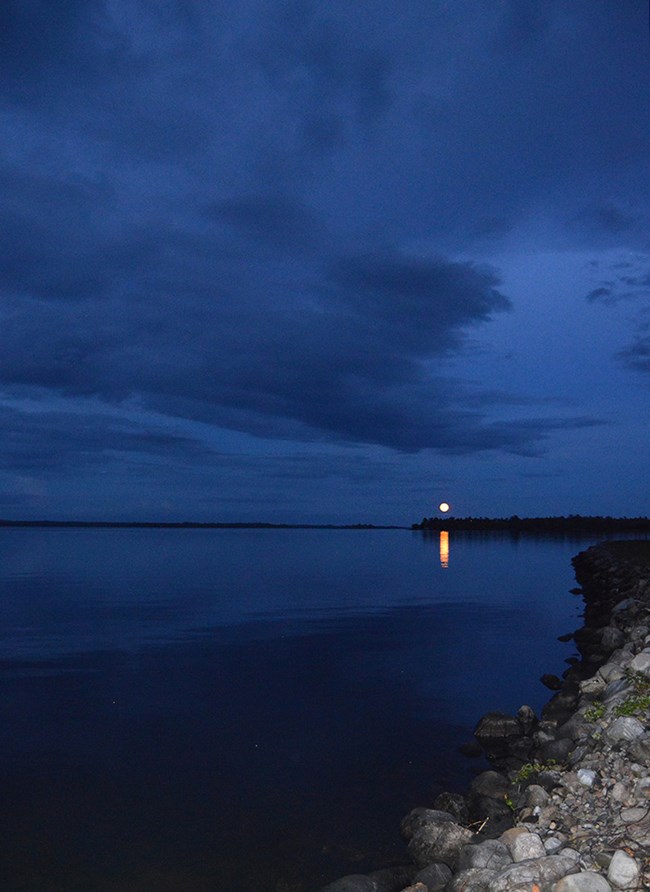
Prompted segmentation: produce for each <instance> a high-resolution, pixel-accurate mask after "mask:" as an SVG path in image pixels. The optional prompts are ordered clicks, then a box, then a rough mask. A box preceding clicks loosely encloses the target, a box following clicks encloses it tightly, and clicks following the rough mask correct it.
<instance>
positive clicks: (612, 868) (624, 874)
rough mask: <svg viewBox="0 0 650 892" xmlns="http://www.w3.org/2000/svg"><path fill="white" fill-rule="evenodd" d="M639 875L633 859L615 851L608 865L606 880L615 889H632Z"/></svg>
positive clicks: (638, 869) (622, 852) (619, 850)
mask: <svg viewBox="0 0 650 892" xmlns="http://www.w3.org/2000/svg"><path fill="white" fill-rule="evenodd" d="M640 873H641V870H640V868H639V865H638V864H637V862H636V861H635V860H634V858H631V857H630V856H629V855H627V854H626V853H625V852H624V851H622V850H621V849H617V851H616V852H614V857H613V858H612V860H611V861H610V863H609V868H608V869H607V879H608V880H609V881H610V883H611V884H612V886H614V887H615V888H616V889H634V888H636V885H637V882H638V880H639V875H640Z"/></svg>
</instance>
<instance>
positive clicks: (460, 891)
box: [445, 867, 497, 892]
mask: <svg viewBox="0 0 650 892" xmlns="http://www.w3.org/2000/svg"><path fill="white" fill-rule="evenodd" d="M495 876H497V871H496V870H488V868H486V867H470V868H469V869H468V870H462V871H460V873H457V874H456V876H455V877H454V878H453V880H451V881H450V882H449V883H448V884H447V885H446V886H445V892H487V889H488V886H489V884H490V881H491V880H493V879H494V877H495Z"/></svg>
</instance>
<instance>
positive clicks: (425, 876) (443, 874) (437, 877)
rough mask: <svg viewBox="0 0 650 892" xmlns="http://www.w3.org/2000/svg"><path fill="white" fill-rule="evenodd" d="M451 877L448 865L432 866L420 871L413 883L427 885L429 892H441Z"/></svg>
mask: <svg viewBox="0 0 650 892" xmlns="http://www.w3.org/2000/svg"><path fill="white" fill-rule="evenodd" d="M451 877H452V873H451V868H449V867H448V866H447V865H446V864H430V865H429V866H428V867H425V868H424V869H423V870H418V872H417V873H416V874H415V877H414V878H413V882H414V883H422V884H423V885H425V886H426V887H427V892H441V890H442V889H444V888H445V886H446V885H447V883H448V882H449V880H450V879H451Z"/></svg>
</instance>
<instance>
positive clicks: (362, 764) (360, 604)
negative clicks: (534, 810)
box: [0, 529, 591, 892]
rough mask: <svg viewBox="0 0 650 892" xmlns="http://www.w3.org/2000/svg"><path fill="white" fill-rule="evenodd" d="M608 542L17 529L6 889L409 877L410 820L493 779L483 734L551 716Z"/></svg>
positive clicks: (10, 596)
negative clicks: (591, 553)
mask: <svg viewBox="0 0 650 892" xmlns="http://www.w3.org/2000/svg"><path fill="white" fill-rule="evenodd" d="M590 543H591V540H583V541H578V540H573V541H567V540H553V539H528V538H526V539H524V538H521V539H519V540H516V539H512V538H509V537H507V536H504V537H495V536H490V537H485V538H479V537H477V536H476V534H473V535H472V536H468V535H464V536H463V535H462V534H452V535H451V536H450V539H449V542H448V545H447V547H445V543H444V542H443V543H441V542H440V539H439V537H438V536H437V535H434V536H425V535H423V534H421V533H414V532H411V531H407V530H374V531H365V530H360V531H344V530H117V529H114V530H110V529H108V530H92V529H86V530H83V529H79V530H75V529H61V530H56V529H49V530H39V529H4V530H0V784H1V787H0V793H1V798H2V808H1V809H0V812H1V815H2V817H1V826H0V855H1V856H2V857H1V858H0V864H1V866H0V888H2V889H3V890H5V892H7V890H34V892H36V890H38V892H43V890H47V892H50V890H62V892H73V890H80V892H82V890H83V892H93V890H137V892H145V890H147V892H148V890H161V892H165V890H183V892H195V890H208V889H210V890H214V889H217V888H223V889H225V888H227V889H228V890H230V892H249V890H252V889H256V890H269V892H274V890H277V892H290V890H296V892H297V890H301V892H302V890H304V892H308V890H312V889H316V888H318V887H319V885H321V884H324V883H325V882H327V881H329V880H331V879H333V878H335V877H336V876H339V875H341V874H344V873H358V872H363V871H365V870H370V869H374V868H376V867H379V866H383V865H385V864H388V863H394V862H396V861H397V862H399V861H400V860H405V857H404V851H405V850H404V848H403V844H402V843H401V841H400V839H399V835H398V824H399V820H400V818H401V817H402V816H403V814H405V813H406V811H408V809H410V808H411V807H413V806H414V805H422V804H431V801H432V798H433V797H434V796H435V795H436V794H437V793H438V792H440V791H441V790H443V789H452V790H457V791H462V790H463V789H464V788H465V786H466V784H467V783H468V781H469V779H470V778H471V776H472V774H473V773H475V772H476V771H478V770H482V769H483V767H484V766H483V765H482V764H476V763H474V762H472V761H471V760H467V759H465V758H464V757H463V756H461V755H459V754H458V751H457V748H458V746H459V745H460V744H462V743H464V742H465V741H466V740H467V739H468V738H469V736H470V735H471V730H472V728H473V726H474V724H475V722H476V720H477V719H478V718H479V716H480V715H481V714H482V713H483V712H485V711H486V710H488V709H504V710H506V711H514V710H516V709H518V707H519V706H521V704H522V703H529V704H530V705H532V706H533V707H534V708H535V709H539V708H541V706H542V704H543V703H544V702H545V701H546V700H547V699H548V696H549V694H548V692H547V691H546V690H545V689H544V688H543V687H542V686H541V684H540V683H539V680H538V679H539V676H540V675H541V674H542V673H543V672H555V673H557V674H560V673H561V672H562V670H563V669H564V668H565V666H564V662H563V661H564V660H565V658H566V657H569V656H570V655H571V653H572V649H571V646H570V645H567V644H561V643H559V642H558V641H557V636H558V635H560V634H562V633H564V632H567V631H572V630H573V629H575V628H576V627H577V626H578V625H580V621H579V611H580V608H581V601H580V599H577V598H575V597H573V596H571V595H570V594H568V589H570V588H571V587H572V586H574V585H575V580H574V578H573V573H572V568H571V564H570V558H571V556H572V555H574V554H576V553H577V552H578V551H580V550H582V549H583V548H584V547H586V546H587V545H588V544H590ZM441 545H442V548H441ZM447 548H448V555H447V553H446V552H447ZM445 564H446V565H447V566H444V565H445Z"/></svg>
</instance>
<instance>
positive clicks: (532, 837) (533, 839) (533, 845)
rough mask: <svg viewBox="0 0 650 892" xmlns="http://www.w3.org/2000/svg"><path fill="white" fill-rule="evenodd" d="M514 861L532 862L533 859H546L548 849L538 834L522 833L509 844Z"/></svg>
mask: <svg viewBox="0 0 650 892" xmlns="http://www.w3.org/2000/svg"><path fill="white" fill-rule="evenodd" d="M508 849H509V850H510V854H511V855H512V860H513V861H530V860H531V859H532V858H544V857H545V855H546V849H545V848H544V843H543V842H542V840H541V839H540V837H539V836H538V835H537V834H536V833H520V834H518V835H517V836H515V837H514V838H513V839H512V841H511V842H509V843H508Z"/></svg>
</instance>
